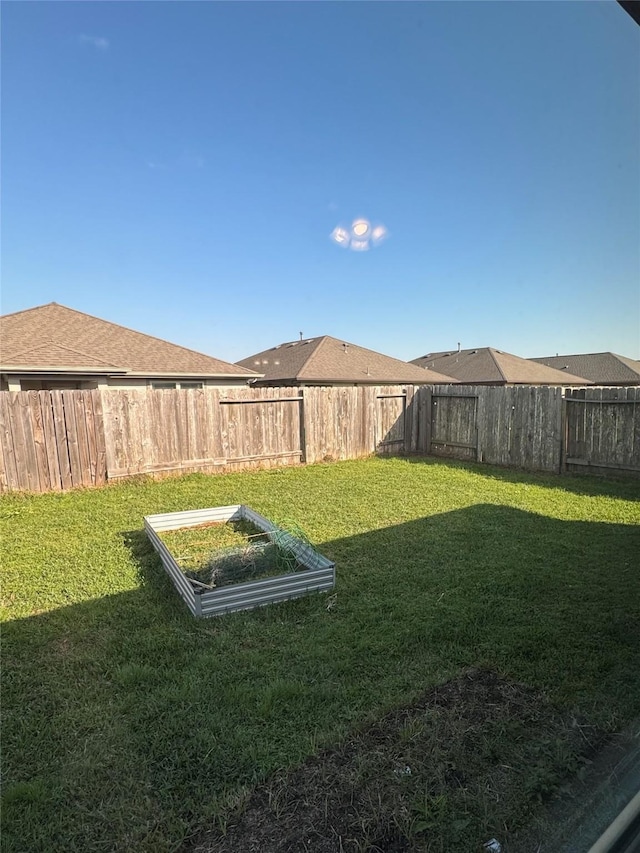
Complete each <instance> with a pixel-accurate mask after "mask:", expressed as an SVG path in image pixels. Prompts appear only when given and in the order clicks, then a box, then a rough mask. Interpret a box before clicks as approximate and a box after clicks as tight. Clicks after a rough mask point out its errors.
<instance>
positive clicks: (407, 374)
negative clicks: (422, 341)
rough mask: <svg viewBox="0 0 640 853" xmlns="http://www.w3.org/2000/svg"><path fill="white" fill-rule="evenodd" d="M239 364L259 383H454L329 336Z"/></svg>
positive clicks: (281, 346) (269, 351) (278, 348)
mask: <svg viewBox="0 0 640 853" xmlns="http://www.w3.org/2000/svg"><path fill="white" fill-rule="evenodd" d="M238 364H241V365H242V366H243V367H246V368H250V369H251V370H257V371H260V373H263V374H264V379H263V380H262V382H271V383H277V382H308V383H316V384H323V385H324V384H327V383H333V382H348V383H352V382H357V383H360V384H363V383H364V384H372V385H383V384H395V383H403V382H407V383H412V384H416V383H419V384H422V385H425V384H429V383H449V382H455V380H454V379H452V378H451V377H450V376H443V375H442V374H440V373H437V372H436V371H429V372H428V375H427V376H425V372H424V370H422V369H420V368H417V367H414V365H412V364H409V363H408V362H406V361H400V359H397V358H391V357H390V356H388V355H383V354H382V353H379V352H374V351H373V350H370V349H365V348H364V347H359V346H356V345H355V344H350V343H347V342H346V341H340V340H338V339H337V338H332V337H330V336H329V335H322V336H321V337H319V338H308V339H306V340H301V341H289V342H287V343H284V344H279V345H278V346H275V347H271V348H270V349H267V350H264V351H263V352H258V353H256V354H255V355H251V356H249V357H248V358H243V359H242V360H241V361H239V362H238Z"/></svg>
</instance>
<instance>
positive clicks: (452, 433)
mask: <svg viewBox="0 0 640 853" xmlns="http://www.w3.org/2000/svg"><path fill="white" fill-rule="evenodd" d="M428 452H429V453H432V454H434V455H435V456H452V457H455V458H456V459H471V460H477V458H478V398H477V396H475V395H470V394H439V393H438V392H437V391H434V392H433V393H432V395H431V445H430V448H429V451H428Z"/></svg>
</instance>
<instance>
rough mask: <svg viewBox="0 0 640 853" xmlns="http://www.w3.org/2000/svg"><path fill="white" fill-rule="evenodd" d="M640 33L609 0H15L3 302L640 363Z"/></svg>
mask: <svg viewBox="0 0 640 853" xmlns="http://www.w3.org/2000/svg"><path fill="white" fill-rule="evenodd" d="M639 48H640V28H639V27H637V26H636V25H635V24H634V22H633V21H632V19H631V18H630V17H629V16H628V15H627V14H626V13H625V12H624V11H623V10H622V9H621V8H620V7H619V6H618V4H617V3H615V2H614V0H603V2H537V3H529V2H442V3H440V2H428V3H368V2H353V3H332V2H327V3H304V2H298V3H266V2H265V3H205V2H184V3H155V2H149V3H146V2H145V3H135V2H128V3H102V2H95V3H57V2H51V3H5V4H4V9H3V27H2V50H3V60H2V74H3V104H2V113H3V114H2V122H3V124H2V127H3V155H2V158H3V161H2V179H3V190H2V210H3V219H2V241H3V242H2V249H3V267H2V282H3V283H2V297H1V306H2V312H3V313H8V312H12V311H17V310H21V309H23V308H28V307H31V306H33V305H38V304H42V303H45V302H50V301H56V302H60V303H62V304H65V305H69V306H70V307H73V308H77V309H79V310H82V311H86V312H88V313H90V314H95V315H97V316H100V317H104V318H105V319H109V320H112V321H114V322H118V323H121V324H123V325H126V326H130V327H132V328H135V329H139V330H140V331H145V332H148V333H150V334H155V335H158V336H159V337H164V338H167V339H169V340H172V341H174V342H176V343H181V344H183V345H185V346H190V347H193V348H194V349H197V350H201V351H203V352H207V353H209V354H211V355H215V356H217V357H219V358H224V359H227V360H230V361H233V360H236V359H239V358H243V357H245V356H248V355H251V354H252V353H254V352H257V351H259V350H262V349H264V348H266V347H268V346H271V345H275V344H276V343H280V342H281V341H285V340H291V339H295V338H297V337H298V333H299V331H302V332H304V334H305V336H316V335H320V334H332V335H334V336H336V337H340V338H344V339H346V340H348V341H351V342H353V343H356V344H360V345H362V346H367V347H371V348H372V349H377V350H380V351H382V352H386V353H388V354H390V355H395V356H397V357H399V358H406V359H411V358H415V357H417V356H420V355H422V354H424V353H426V352H429V351H437V350H441V349H448V348H455V347H456V345H457V342H458V341H460V342H461V344H462V346H463V347H478V346H495V347H498V348H501V349H504V350H507V351H510V352H515V353H517V354H520V355H523V356H538V355H548V354H554V353H556V352H560V353H570V352H587V351H591V352H593V351H602V350H614V351H617V352H620V353H622V354H625V355H628V356H631V357H634V358H639V357H640V240H639V235H640V160H639V157H638V153H639V151H640V98H639V91H640V86H639V82H640V65H639V58H638V57H639V56H640V51H639ZM356 217H365V218H367V219H369V220H370V221H371V222H372V223H381V224H383V225H384V226H385V227H386V228H387V229H388V238H387V239H386V240H385V241H384V242H383V243H381V244H380V245H378V246H376V247H375V248H372V249H371V250H370V251H367V252H353V251H351V250H349V249H346V250H345V249H343V248H341V247H339V246H338V245H336V244H335V243H333V242H332V241H331V240H330V239H329V235H330V234H331V232H332V230H333V229H334V228H335V227H336V226H338V225H341V224H344V225H349V223H351V222H352V221H353V220H354V218H356Z"/></svg>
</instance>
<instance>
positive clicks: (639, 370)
mask: <svg viewBox="0 0 640 853" xmlns="http://www.w3.org/2000/svg"><path fill="white" fill-rule="evenodd" d="M530 361H535V362H537V363H538V364H544V365H546V366H547V367H554V368H555V369H556V370H562V371H563V372H564V371H570V372H571V373H579V374H580V376H584V377H586V378H587V379H590V380H591V381H592V382H595V383H596V385H640V361H634V359H632V358H626V357H625V356H624V355H618V354H617V353H615V352H586V353H582V354H579V355H547V356H543V357H542V358H532V359H530Z"/></svg>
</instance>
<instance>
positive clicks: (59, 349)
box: [0, 302, 255, 379]
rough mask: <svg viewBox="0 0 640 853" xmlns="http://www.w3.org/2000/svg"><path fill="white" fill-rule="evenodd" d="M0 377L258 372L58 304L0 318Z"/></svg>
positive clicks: (241, 374)
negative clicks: (0, 374)
mask: <svg viewBox="0 0 640 853" xmlns="http://www.w3.org/2000/svg"><path fill="white" fill-rule="evenodd" d="M0 371H2V372H5V373H7V372H29V373H34V372H55V373H57V374H60V373H73V374H78V373H89V374H96V373H101V374H108V375H127V376H131V377H135V376H167V377H173V376H176V377H180V376H191V377H199V378H200V377H201V378H219V377H224V378H246V379H249V378H251V377H252V376H255V371H252V370H247V369H246V368H243V367H238V365H236V364H230V363H229V362H226V361H221V360H220V359H218V358H212V357H211V356H209V355H204V354H203V353H199V352H195V351H194V350H190V349H186V348H185V347H181V346H178V345H176V344H172V343H169V342H168V341H163V340H161V339H160V338H154V337H152V336H151V335H145V334H143V333H142V332H135V331H133V330H132V329H127V328H125V327H124V326H119V325H117V324H116V323H110V322H108V321H107V320H101V319H99V318H98V317H92V316H91V315H90V314H84V313H82V312H81V311H76V310H74V309H73V308H66V307H65V306H64V305H58V304H57V303H56V302H50V303H49V304H48V305H40V306H38V307H36V308H28V309H27V310H25V311H18V312H17V313H15V314H5V315H4V316H3V317H0Z"/></svg>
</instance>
